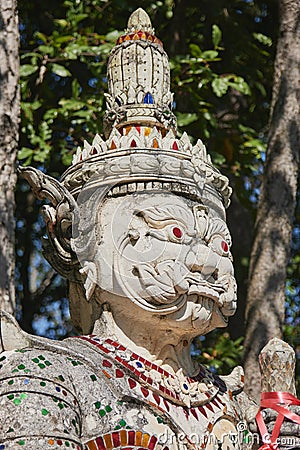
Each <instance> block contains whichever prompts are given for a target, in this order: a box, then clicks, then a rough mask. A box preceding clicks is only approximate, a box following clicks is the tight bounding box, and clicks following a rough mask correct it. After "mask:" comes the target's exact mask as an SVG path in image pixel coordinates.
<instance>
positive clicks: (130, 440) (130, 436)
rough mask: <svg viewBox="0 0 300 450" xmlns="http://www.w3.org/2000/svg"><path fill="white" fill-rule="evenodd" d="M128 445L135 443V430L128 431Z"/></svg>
mask: <svg viewBox="0 0 300 450" xmlns="http://www.w3.org/2000/svg"><path fill="white" fill-rule="evenodd" d="M128 445H135V432H134V431H128Z"/></svg>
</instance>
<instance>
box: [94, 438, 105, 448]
mask: <svg viewBox="0 0 300 450" xmlns="http://www.w3.org/2000/svg"><path fill="white" fill-rule="evenodd" d="M96 444H97V446H98V449H99V450H105V449H106V446H105V443H104V441H103V439H102V437H101V436H100V437H98V438H97V439H96Z"/></svg>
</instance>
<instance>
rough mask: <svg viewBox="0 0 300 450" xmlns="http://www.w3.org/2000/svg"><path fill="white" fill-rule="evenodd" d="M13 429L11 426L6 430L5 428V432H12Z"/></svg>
mask: <svg viewBox="0 0 300 450" xmlns="http://www.w3.org/2000/svg"><path fill="white" fill-rule="evenodd" d="M14 431H15V430H14V429H13V428H12V427H10V428H9V429H8V430H7V432H8V433H13V432H14Z"/></svg>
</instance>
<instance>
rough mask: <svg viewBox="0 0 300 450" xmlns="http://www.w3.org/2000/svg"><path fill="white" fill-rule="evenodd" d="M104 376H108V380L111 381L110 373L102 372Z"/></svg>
mask: <svg viewBox="0 0 300 450" xmlns="http://www.w3.org/2000/svg"><path fill="white" fill-rule="evenodd" d="M102 373H103V375H105V376H106V378H108V379H110V378H111V376H110V375H109V373H107V372H106V370H102Z"/></svg>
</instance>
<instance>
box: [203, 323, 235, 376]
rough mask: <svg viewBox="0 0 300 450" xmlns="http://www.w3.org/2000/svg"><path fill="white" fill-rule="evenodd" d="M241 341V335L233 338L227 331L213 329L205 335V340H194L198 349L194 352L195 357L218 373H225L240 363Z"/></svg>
mask: <svg viewBox="0 0 300 450" xmlns="http://www.w3.org/2000/svg"><path fill="white" fill-rule="evenodd" d="M242 342H243V338H242V337H240V338H238V339H235V340H233V339H231V338H230V335H229V333H227V332H225V333H224V332H222V333H220V331H215V332H213V333H210V334H209V335H208V336H206V337H205V340H203V338H202V340H201V339H200V338H198V339H196V340H195V345H196V348H197V349H198V350H199V351H200V352H195V353H196V355H197V356H195V358H196V359H197V361H198V362H200V363H201V364H204V365H205V366H206V367H208V368H210V369H212V370H213V371H216V372H217V373H218V374H220V375H221V374H222V375H227V374H228V373H229V372H230V371H231V370H232V369H234V367H236V366H237V365H241V364H242V356H243V346H242ZM197 353H198V354H197Z"/></svg>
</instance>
